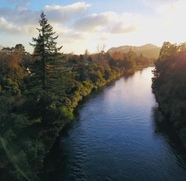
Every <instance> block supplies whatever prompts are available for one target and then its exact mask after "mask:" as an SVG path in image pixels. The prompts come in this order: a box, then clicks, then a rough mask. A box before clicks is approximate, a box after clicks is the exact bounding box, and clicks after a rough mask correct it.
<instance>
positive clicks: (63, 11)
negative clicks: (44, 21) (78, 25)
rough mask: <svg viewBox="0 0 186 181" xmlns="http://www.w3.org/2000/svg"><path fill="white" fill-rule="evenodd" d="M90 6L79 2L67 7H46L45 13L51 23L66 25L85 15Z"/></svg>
mask: <svg viewBox="0 0 186 181" xmlns="http://www.w3.org/2000/svg"><path fill="white" fill-rule="evenodd" d="M89 6H90V4H87V3H85V2H77V3H74V4H71V5H67V6H60V5H46V6H45V7H44V12H45V13H46V14H47V17H49V18H50V21H52V22H61V23H64V22H69V21H70V20H73V19H74V18H75V19H76V18H80V17H82V16H83V15H85V14H86V12H87V9H88V7H89Z"/></svg>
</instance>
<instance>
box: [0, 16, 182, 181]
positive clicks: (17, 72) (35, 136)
mask: <svg viewBox="0 0 186 181" xmlns="http://www.w3.org/2000/svg"><path fill="white" fill-rule="evenodd" d="M37 30H38V37H37V38H33V39H32V40H33V41H32V43H30V45H31V46H33V53H32V54H30V53H28V52H26V50H25V48H24V46H23V45H22V44H21V43H20V44H17V45H15V47H11V48H10V47H3V48H2V49H1V51H0V180H1V181H5V180H6V181H7V180H11V181H24V180H32V181H37V180H39V172H40V170H41V168H42V166H43V161H44V158H45V156H46V154H47V153H48V152H49V151H50V148H51V147H52V145H53V143H54V141H55V140H56V138H57V137H58V135H59V132H60V131H61V130H62V128H63V127H64V126H65V125H66V124H67V123H69V122H70V121H72V120H73V117H74V115H73V111H74V109H75V108H76V106H77V105H78V103H79V102H80V101H81V100H82V99H83V97H85V96H87V95H88V94H90V93H91V92H93V91H95V90H96V89H99V88H100V87H103V86H104V85H106V84H108V83H109V82H111V81H113V80H115V79H116V78H118V77H120V76H122V75H128V74H132V73H134V72H135V71H136V70H138V69H140V68H143V67H147V66H150V65H152V64H153V60H149V59H148V58H146V57H144V56H143V55H140V56H139V55H137V54H136V53H135V52H133V51H132V50H131V49H130V50H129V51H128V52H127V53H124V54H122V53H120V52H115V53H114V54H113V55H110V54H109V53H107V52H104V50H100V51H98V52H97V53H94V54H89V52H88V50H85V53H84V54H83V55H74V54H64V53H61V52H60V51H61V48H62V47H57V43H56V41H57V38H58V36H55V32H54V31H53V27H52V26H51V25H50V24H49V23H48V20H47V18H46V16H45V14H44V13H41V16H40V20H39V28H37ZM180 56H181V55H180ZM182 68H183V67H182ZM158 71H159V69H157V74H158ZM178 76H179V75H178ZM155 82H161V81H159V80H155V79H154V86H155ZM156 84H158V83H156ZM181 123H182V122H180V124H181ZM177 127H178V124H177Z"/></svg>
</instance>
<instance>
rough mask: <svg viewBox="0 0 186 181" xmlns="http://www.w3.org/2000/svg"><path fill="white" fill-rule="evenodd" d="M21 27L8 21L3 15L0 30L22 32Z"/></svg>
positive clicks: (0, 20) (13, 32)
mask: <svg viewBox="0 0 186 181" xmlns="http://www.w3.org/2000/svg"><path fill="white" fill-rule="evenodd" d="M20 31H21V28H20V27H18V26H15V25H14V24H12V23H9V22H7V21H6V20H5V19H4V18H3V17H1V18H0V32H2V33H3V32H4V33H11V34H17V33H20Z"/></svg>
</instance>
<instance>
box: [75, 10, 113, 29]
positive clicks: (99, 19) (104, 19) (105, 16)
mask: <svg viewBox="0 0 186 181" xmlns="http://www.w3.org/2000/svg"><path fill="white" fill-rule="evenodd" d="M112 14H113V13H112ZM111 21H112V19H111V13H110V12H105V13H101V14H92V15H89V16H86V17H84V18H82V19H79V20H77V21H76V22H75V24H74V28H75V29H77V30H80V31H89V32H94V31H99V30H101V29H102V28H104V27H106V26H109V24H110V23H111Z"/></svg>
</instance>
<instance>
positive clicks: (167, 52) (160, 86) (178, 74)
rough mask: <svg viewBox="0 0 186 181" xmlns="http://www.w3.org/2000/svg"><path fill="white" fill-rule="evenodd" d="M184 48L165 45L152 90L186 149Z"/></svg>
mask: <svg viewBox="0 0 186 181" xmlns="http://www.w3.org/2000/svg"><path fill="white" fill-rule="evenodd" d="M184 46H185V45H184ZM184 46H183V45H182V44H181V45H173V44H170V43H169V42H165V43H164V45H163V47H162V50H161V54H160V56H159V59H158V60H157V61H156V62H155V69H154V71H153V73H154V77H153V79H152V80H153V83H152V89H153V93H154V95H155V97H156V101H157V103H158V105H159V109H160V110H161V112H162V114H163V115H164V117H165V118H166V119H167V120H168V121H169V123H170V124H171V125H172V126H173V128H174V129H175V130H176V131H177V133H178V135H179V136H180V138H181V139H182V141H183V143H184V145H185V147H186V111H185V110H186V102H185V100H186V94H185V89H186V73H185V72H186V66H185V65H186V59H185V55H186V51H185V49H184V48H183V47H184ZM173 49H174V51H173Z"/></svg>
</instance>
